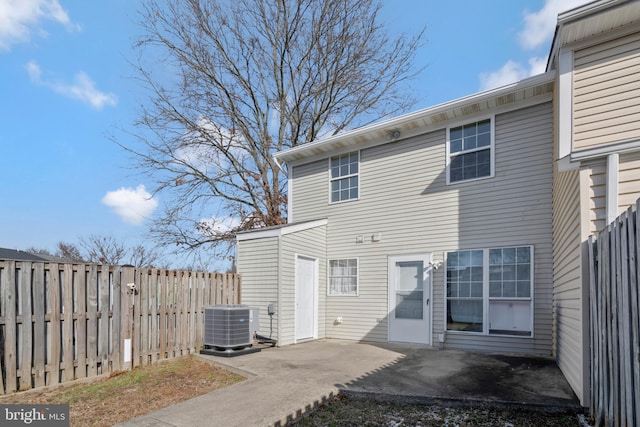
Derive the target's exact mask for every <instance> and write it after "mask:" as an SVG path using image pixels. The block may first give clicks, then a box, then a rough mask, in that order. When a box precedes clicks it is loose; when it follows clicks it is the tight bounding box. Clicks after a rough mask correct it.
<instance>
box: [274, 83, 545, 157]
mask: <svg viewBox="0 0 640 427" xmlns="http://www.w3.org/2000/svg"><path fill="white" fill-rule="evenodd" d="M554 79H555V73H553V72H549V73H545V74H539V75H537V76H533V77H529V78H527V79H523V80H520V81H518V82H515V83H511V84H509V85H506V86H502V87H499V88H496V89H490V90H487V91H484V92H478V93H476V94H473V95H470V96H466V97H463V98H459V99H456V100H453V101H449V102H445V103H443V104H439V105H436V106H433V107H429V108H425V109H422V110H418V111H415V112H413V113H408V114H404V115H401V116H398V117H395V118H392V119H389V120H386V121H383V122H379V123H374V124H371V125H368V126H363V127H360V128H357V129H353V130H350V131H346V132H343V133H340V134H337V135H333V136H330V137H328V138H323V139H319V140H317V141H314V142H310V143H307V144H304V145H299V146H297V147H293V148H290V149H288V150H285V151H281V152H279V153H276V154H275V155H274V159H275V160H276V162H277V163H279V164H280V163H283V162H288V163H291V162H296V161H298V160H300V159H308V158H312V157H321V156H325V157H326V156H327V154H328V153H334V152H336V151H340V150H356V149H359V148H363V147H370V146H373V145H379V144H385V143H388V142H392V141H395V140H398V139H400V138H403V139H404V138H407V137H410V136H415V135H420V134H423V133H426V132H429V131H430V130H435V129H441V128H443V127H445V126H447V123H450V122H454V121H456V120H457V121H462V120H466V119H469V117H473V116H478V115H481V114H483V113H486V114H490V113H491V112H492V111H495V110H496V109H500V108H504V109H508V108H511V107H513V106H514V105H516V104H527V103H531V104H534V103H538V102H545V101H548V100H550V99H551V96H552V94H553V86H554V85H553V82H554Z"/></svg>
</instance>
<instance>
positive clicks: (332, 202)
mask: <svg viewBox="0 0 640 427" xmlns="http://www.w3.org/2000/svg"><path fill="white" fill-rule="evenodd" d="M353 153H355V154H357V156H358V173H355V174H350V175H344V176H342V175H341V176H339V177H337V178H334V177H332V176H331V159H333V158H334V157H342V156H346V155H351V154H353ZM327 162H328V165H329V166H328V170H327V173H328V175H329V176H328V179H329V187H328V191H329V204H330V205H335V204H339V203H346V202H353V201H356V200H360V181H361V180H360V167H361V165H360V150H350V151H347V152H344V153H339V154H333V155H331V156H329V157H327ZM354 176H355V177H357V178H358V195H357V196H356V198H355V199H351V198H349V199H345V200H336V201H335V202H334V201H332V200H331V193H332V191H331V187H332V183H333V181H339V180H341V179H347V178H352V177H354Z"/></svg>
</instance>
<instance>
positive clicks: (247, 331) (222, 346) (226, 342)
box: [201, 304, 260, 356]
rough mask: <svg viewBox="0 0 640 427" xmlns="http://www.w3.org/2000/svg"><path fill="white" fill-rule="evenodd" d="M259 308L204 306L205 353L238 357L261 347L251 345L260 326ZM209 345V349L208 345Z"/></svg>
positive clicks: (231, 305)
mask: <svg viewBox="0 0 640 427" xmlns="http://www.w3.org/2000/svg"><path fill="white" fill-rule="evenodd" d="M257 322H258V311H257V309H255V308H251V307H249V306H246V305H240V304H229V305H215V306H213V307H205V308H204V336H203V344H204V345H205V349H203V350H202V351H201V353H204V354H212V355H216V356H237V355H240V354H246V353H253V352H256V351H260V349H253V348H251V345H252V342H253V334H254V333H255V331H256V330H257V329H258V328H257ZM207 347H208V348H207Z"/></svg>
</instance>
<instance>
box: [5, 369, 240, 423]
mask: <svg viewBox="0 0 640 427" xmlns="http://www.w3.org/2000/svg"><path fill="white" fill-rule="evenodd" d="M242 380H244V378H243V377H241V376H239V375H236V374H234V373H231V372H228V371H225V370H224V369H221V368H219V367H216V366H214V365H212V364H210V363H207V362H202V361H199V360H196V359H194V358H192V357H186V358H181V359H178V360H174V361H170V362H164V363H161V364H158V365H154V366H145V367H141V368H136V369H134V370H132V371H128V372H123V373H119V374H115V375H112V376H111V377H109V378H102V379H98V380H95V381H91V382H89V383H81V384H80V383H76V384H73V385H63V386H57V387H51V388H45V389H39V390H31V391H27V392H22V393H17V394H12V395H7V396H3V397H0V404H9V403H18V404H60V403H68V404H69V412H70V414H69V415H70V419H71V426H78V427H85V426H95V427H102V426H105V427H106V426H112V425H114V424H117V423H119V422H122V421H126V420H130V419H132V418H135V417H138V416H140V415H144V414H147V413H149V412H153V411H156V410H158V409H162V408H165V407H167V406H170V405H174V404H176V403H178V402H182V401H184V400H187V399H191V398H193V397H196V396H200V395H202V394H205V393H209V392H211V391H214V390H217V389H219V388H222V387H226V386H228V385H231V384H234V383H236V382H238V381H242Z"/></svg>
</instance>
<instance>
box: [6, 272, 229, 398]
mask: <svg viewBox="0 0 640 427" xmlns="http://www.w3.org/2000/svg"><path fill="white" fill-rule="evenodd" d="M239 302H240V277H239V276H238V275H235V274H222V273H204V272H190V271H175V270H157V269H136V268H134V267H121V266H104V265H93V264H58V263H44V262H24V261H6V260H0V368H1V370H2V376H1V377H0V394H9V393H13V392H16V391H22V390H27V389H30V388H35V387H42V386H48V385H54V384H59V383H63V382H67V381H71V380H75V379H80V378H87V377H93V376H98V375H104V374H109V373H112V372H116V371H120V370H126V369H131V368H132V367H135V366H139V365H148V364H153V363H155V362H157V361H159V360H163V359H170V358H173V357H178V356H182V355H187V354H191V353H194V352H197V351H199V350H200V348H201V346H202V334H203V321H204V319H203V315H204V310H203V308H204V307H206V306H210V305H215V304H238V303H239Z"/></svg>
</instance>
